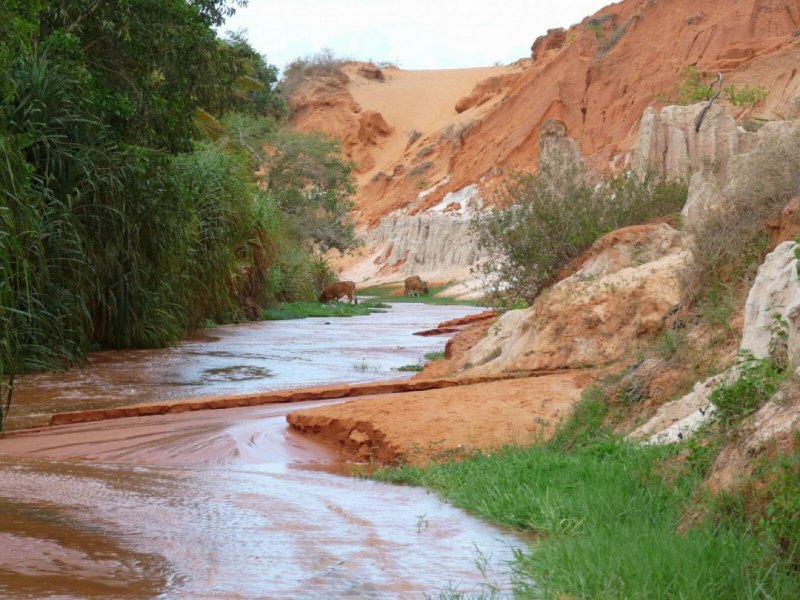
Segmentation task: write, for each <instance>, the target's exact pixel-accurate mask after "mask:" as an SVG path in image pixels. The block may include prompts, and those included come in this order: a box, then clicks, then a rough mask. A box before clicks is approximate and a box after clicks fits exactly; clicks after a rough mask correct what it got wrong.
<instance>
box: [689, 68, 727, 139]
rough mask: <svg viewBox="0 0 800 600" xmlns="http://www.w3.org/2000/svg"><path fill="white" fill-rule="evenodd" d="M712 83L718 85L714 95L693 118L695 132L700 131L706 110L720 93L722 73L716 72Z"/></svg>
mask: <svg viewBox="0 0 800 600" xmlns="http://www.w3.org/2000/svg"><path fill="white" fill-rule="evenodd" d="M714 85H717V86H719V87H718V89H717V93H716V94H714V96H712V98H711V100H709V101H708V104H706V105H705V106H704V107H703V110H701V111H700V114H699V115H697V118H696V119H695V120H694V130H695V132H696V133H698V132H699V131H700V125H702V124H703V119H705V118H706V113H707V112H708V109H710V108H711V105H712V104H714V100H716V99H717V98H719V95H720V94H721V93H722V73H717V81H716V83H715V84H714Z"/></svg>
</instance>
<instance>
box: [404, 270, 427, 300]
mask: <svg viewBox="0 0 800 600" xmlns="http://www.w3.org/2000/svg"><path fill="white" fill-rule="evenodd" d="M405 284H406V285H405V290H404V291H403V295H404V296H419V295H420V294H427V293H428V282H427V281H423V280H422V278H421V277H420V276H419V275H412V276H411V277H406V280H405Z"/></svg>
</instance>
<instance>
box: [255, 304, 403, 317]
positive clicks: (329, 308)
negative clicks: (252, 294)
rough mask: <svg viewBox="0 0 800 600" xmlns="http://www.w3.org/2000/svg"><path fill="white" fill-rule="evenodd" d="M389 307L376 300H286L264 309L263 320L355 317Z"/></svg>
mask: <svg viewBox="0 0 800 600" xmlns="http://www.w3.org/2000/svg"><path fill="white" fill-rule="evenodd" d="M386 308H391V307H390V306H389V305H388V304H384V303H383V302H376V301H366V302H360V303H359V304H349V303H345V302H335V303H333V304H320V303H319V302H287V303H285V304H282V305H281V306H279V307H278V308H268V309H265V310H264V313H263V314H264V320H266V321H285V320H288V319H305V318H307V317H356V316H364V315H368V314H371V313H374V312H384V311H383V310H382V309H386Z"/></svg>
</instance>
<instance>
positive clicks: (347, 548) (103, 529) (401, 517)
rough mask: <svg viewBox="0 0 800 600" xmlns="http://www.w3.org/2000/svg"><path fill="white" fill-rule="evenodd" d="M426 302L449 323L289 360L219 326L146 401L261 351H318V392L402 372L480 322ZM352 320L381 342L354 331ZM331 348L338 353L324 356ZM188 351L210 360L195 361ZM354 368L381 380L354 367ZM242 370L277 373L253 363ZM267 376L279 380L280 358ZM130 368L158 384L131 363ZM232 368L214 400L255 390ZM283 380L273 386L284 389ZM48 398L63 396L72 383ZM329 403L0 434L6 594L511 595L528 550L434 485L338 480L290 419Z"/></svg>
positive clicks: (310, 367)
mask: <svg viewBox="0 0 800 600" xmlns="http://www.w3.org/2000/svg"><path fill="white" fill-rule="evenodd" d="M428 308H433V309H436V308H445V309H448V312H449V313H450V314H449V315H447V316H442V313H443V312H445V311H436V312H437V313H439V314H437V315H435V316H432V317H431V318H430V322H428V320H427V319H418V318H415V316H414V313H413V311H412V310H411V309H409V310H408V311H405V310H401V311H398V313H395V314H394V316H393V317H392V318H391V319H386V320H385V321H384V320H382V319H380V318H381V317H383V318H385V317H388V316H389V315H370V317H371V319H370V317H363V318H360V319H363V321H364V322H362V323H360V324H357V323H354V322H353V320H352V319H351V320H348V322H347V323H343V324H341V325H340V324H336V325H335V326H332V327H331V328H330V330H329V331H331V332H336V331H338V332H339V334H338V337H337V335H336V334H335V333H334V334H333V335H332V337H326V334H322V335H321V336H319V337H318V339H317V341H316V342H315V343H314V344H311V343H309V340H299V346H300V347H302V346H304V345H305V348H306V350H305V351H301V350H299V349H287V348H285V347H282V348H281V349H280V350H277V349H276V348H277V344H276V343H275V342H274V340H273V339H272V338H270V342H269V347H270V350H269V352H264V351H260V352H257V351H256V348H257V347H258V346H259V345H260V346H263V345H265V344H267V343H268V342H266V341H264V338H263V336H262V337H259V336H258V335H257V334H256V333H255V332H250V331H243V330H242V329H246V328H248V327H252V326H246V327H244V328H242V327H241V326H240V327H239V328H236V327H234V328H222V329H224V331H223V335H220V336H218V337H219V339H217V340H213V341H210V342H209V343H208V345H207V346H203V345H202V342H200V341H199V340H198V341H192V342H190V343H188V344H186V345H182V346H183V349H180V348H176V349H174V350H173V352H176V354H175V355H172V354H169V353H166V354H165V355H164V356H166V357H170V358H169V360H170V361H171V363H170V364H171V365H172V370H170V368H167V367H166V366H165V362H166V361H152V359H151V362H150V363H147V364H150V365H152V366H153V369H154V370H155V371H157V373H158V376H157V377H153V379H159V380H161V381H162V383H161V384H159V385H156V384H154V385H152V389H151V388H148V389H147V393H156V394H158V393H168V390H169V389H170V386H169V384H168V383H164V382H165V381H169V380H170V378H171V377H172V380H173V381H185V379H184V377H186V376H187V373H192V372H194V373H197V372H203V371H205V370H208V369H217V368H220V369H224V368H225V367H226V365H224V364H220V362H214V361H213V360H211V359H210V358H209V357H216V359H220V358H221V357H220V356H219V354H218V351H220V350H221V348H226V350H225V351H226V352H229V353H230V354H229V355H226V356H225V357H224V358H225V360H228V359H230V360H231V363H232V364H236V363H237V356H236V352H237V348H238V349H241V350H242V352H243V355H246V356H248V357H252V356H253V355H255V354H259V355H267V354H268V355H270V356H273V355H283V356H292V355H295V356H305V357H306V359H307V360H306V361H305V362H304V364H305V367H304V369H303V370H302V373H303V374H304V375H307V376H308V377H309V382H313V383H323V382H331V381H353V380H359V379H378V378H383V377H388V376H392V377H394V376H397V372H395V371H391V370H390V369H391V367H392V366H395V365H397V366H399V365H402V364H407V363H409V362H416V360H417V357H418V356H420V355H421V354H423V353H424V352H427V351H430V350H431V349H437V348H441V346H442V345H443V339H442V338H438V339H437V338H421V337H418V336H411V335H409V334H410V333H411V332H413V331H416V330H419V329H424V328H427V327H430V326H433V325H435V324H436V323H437V322H438V321H441V320H443V319H446V318H450V317H451V316H455V315H457V314H465V313H467V312H469V310H463V309H460V308H458V309H457V308H456V307H425V309H426V310H427V309H428ZM453 313H455V315H454V314H453ZM429 316H430V315H429ZM330 321H331V322H332V325H334V323H333V322H334V320H333V319H330ZM293 324H294V325H300V324H301V322H293ZM256 325H261V324H256ZM354 326H355V327H358V328H359V329H360V330H361V331H362V333H361V334H360V335H361V336H364V337H366V338H367V340H359V339H358V336H357V335H355V334H354V333H353V331H354V329H348V331H347V332H346V334H345V332H344V331H343V329H342V328H353V327H354ZM304 327H305V331H306V333H307V335H312V333H311V332H313V328H311V327H309V325H308V324H307V323H306V324H305V326H304ZM317 327H318V328H320V329H321V326H320V325H317ZM404 328H405V331H403V329H404ZM254 329H259V327H255V328H254ZM296 332H297V329H296V330H295V334H296V335H297V333H296ZM286 335H289V334H288V333H286ZM345 335H347V339H343V338H344V337H345ZM320 339H325V340H326V341H325V342H322V341H319V340H320ZM256 340H260V341H256ZM328 342H330V343H331V344H332V348H334V349H326V350H324V351H323V350H321V348H323V347H324V345H323V344H326V343H328ZM397 346H401V347H402V349H398V348H397ZM186 347H188V348H190V349H191V351H192V352H193V353H194V354H190V355H187V354H186ZM369 348H371V349H372V350H368V349H369ZM361 353H363V354H361ZM187 356H192V357H198V358H199V361H200V362H203V363H204V365H205V366H196V365H189V364H187V362H189V359H188V358H187ZM317 358H318V360H317ZM251 360H252V361H254V362H248V361H251ZM353 360H365V361H368V362H369V363H370V364H373V365H376V366H377V367H378V369H376V370H374V371H371V372H370V371H359V370H353V369H352V368H350V362H351V361H353ZM238 362H239V364H244V365H248V366H254V367H260V366H263V365H261V363H258V362H256V361H255V359H254V358H246V359H244V360H241V361H238ZM97 364H98V363H95V365H97ZM105 364H108V363H105ZM317 364H319V365H320V367H319V370H317ZM336 365H338V366H339V369H338V371H337V370H336V368H334V367H335V366H336ZM120 368H121V367H120ZM266 368H270V369H274V370H275V371H276V372H277V369H276V368H275V366H274V363H273V366H270V367H266ZM126 372H127V373H129V374H133V373H136V374H137V376H140V377H143V378H145V379H147V378H146V377H145V374H141V373H137V370H136V368H134V367H133V366H131V367H129V369H127V370H126ZM170 373H172V374H173V375H174V377H173V376H170V375H169V374H170ZM151 374H152V373H151ZM218 374H219V372H218V371H214V372H213V376H212V377H210V378H202V385H199V386H197V387H198V388H200V389H202V390H204V393H206V392H207V393H210V394H213V395H218V394H220V393H222V390H221V389H220V386H222V387H225V389H228V387H230V388H233V389H234V390H235V391H236V392H244V391H250V390H251V389H253V388H250V387H246V389H242V387H240V386H249V385H251V382H250V380H248V379H237V378H233V377H229V378H224V377H222V378H221V379H223V381H220V380H219V379H220V377H219V375H218ZM102 375H103V372H102V370H97V371H96V372H95V376H94V377H93V378H92V379H91V381H93V382H98V381H100V382H101V383H100V385H99V387H98V389H99V390H102V393H103V394H113V391H111V390H113V389H114V386H117V385H121V384H120V383H119V378H116V377H107V378H106V379H104V378H103V376H102ZM70 376H74V374H73V373H70ZM337 377H340V378H341V379H336V378H337ZM214 378H217V379H216V380H214ZM283 381H284V383H283V384H280V385H276V386H275V387H286V386H287V378H285V377H284V379H283ZM82 385H84V386H87V385H88V384H87V380H85V381H84V383H83V384H82ZM289 385H293V382H292V383H289ZM226 386H227V387H226ZM86 389H91V388H90V387H88V388H86ZM257 389H263V388H261V387H258V388H257ZM51 390H52V392H53V393H54V394H55V395H56V396H58V395H59V394H60V393H61V392H60V390H59V386H58V385H57V380H52V383H51ZM73 391H74V390H73ZM98 395H100V394H99V393H98ZM45 396H46V395H45V394H44V392H42V401H43V402H44V403H47V402H48V400H47V399H46V397H45ZM70 397H71V396H70ZM103 397H105V396H103ZM135 397H136V398H137V399H138V398H139V396H138V395H136V396H135ZM158 397H164V396H158ZM167 397H174V396H167ZM150 398H152V396H150V397H148V399H150ZM62 401H63V399H59V398H57V399H55V400H53V402H57V403H61V402H62ZM128 402H130V397H128V398H127V401H126V402H125V403H128ZM326 402H332V401H323V402H315V403H298V404H293V405H273V406H261V407H253V408H237V409H228V410H215V411H200V412H195V413H180V414H171V415H162V416H154V417H140V418H131V419H118V420H114V421H108V422H96V423H86V424H80V425H74V426H66V427H59V428H53V429H47V430H42V431H40V432H35V433H26V434H22V435H14V436H10V437H8V438H5V439H0V515H2V519H0V549H2V551H0V597H9V596H13V597H15V598H421V597H423V595H424V594H425V593H427V594H433V595H434V596H435V595H436V594H437V591H439V590H442V589H448V588H450V589H453V588H454V589H458V590H460V591H464V592H468V591H487V590H488V589H490V586H496V587H497V588H499V589H504V590H507V589H508V587H509V582H508V576H507V575H506V574H505V572H506V569H505V563H506V562H508V561H509V560H510V559H511V555H512V550H511V548H514V547H521V546H522V545H523V542H522V541H521V540H520V539H519V538H517V537H516V536H514V535H512V534H509V533H507V532H503V531H501V530H499V529H496V528H493V527H490V526H488V525H486V524H483V523H481V522H479V521H477V520H475V519H472V518H470V517H468V516H467V515H465V514H464V513H462V512H461V511H459V510H456V509H454V508H452V507H450V506H448V505H446V504H443V503H442V502H440V501H439V500H438V499H437V498H436V496H435V495H433V494H429V493H427V492H426V491H425V490H421V489H417V488H408V487H399V486H389V485H385V484H380V483H376V482H371V481H364V480H359V479H356V478H353V477H342V476H341V475H337V474H335V472H336V471H339V472H340V471H342V470H344V469H345V468H346V466H345V465H342V464H341V461H340V459H339V457H337V456H336V455H335V454H333V453H332V452H331V451H330V450H329V449H327V448H325V447H322V446H320V445H318V444H316V443H315V442H313V441H311V440H308V439H306V438H304V437H303V436H300V435H298V434H295V433H294V432H292V431H290V430H288V428H287V427H286V422H285V414H286V413H287V412H290V411H293V410H297V409H299V408H304V407H307V406H311V405H320V404H324V403H326ZM59 406H60V404H59ZM487 568H488V570H487Z"/></svg>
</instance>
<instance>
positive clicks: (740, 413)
mask: <svg viewBox="0 0 800 600" xmlns="http://www.w3.org/2000/svg"><path fill="white" fill-rule="evenodd" d="M737 366H738V368H739V376H738V377H737V378H736V381H734V382H733V383H729V384H727V385H722V386H719V387H717V388H716V389H714V391H713V392H711V396H710V397H709V400H711V402H712V403H713V404H714V406H716V407H717V412H716V415H717V417H718V418H719V420H720V421H721V422H722V424H723V425H724V426H731V425H733V424H735V423H738V422H739V421H740V420H741V419H743V418H745V417H747V416H749V415H751V414H753V413H754V412H755V411H757V410H758V409H759V408H761V406H763V405H764V404H765V403H766V402H767V401H768V400H769V399H770V398H771V397H772V396H773V394H775V392H776V391H777V389H778V383H779V382H780V380H781V379H782V378H783V376H784V373H785V369H786V365H785V364H781V363H780V362H779V361H777V360H775V359H773V358H766V359H757V358H755V357H754V356H753V355H752V354H750V353H748V352H744V353H742V354H741V355H740V356H739V359H738V361H737Z"/></svg>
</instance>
